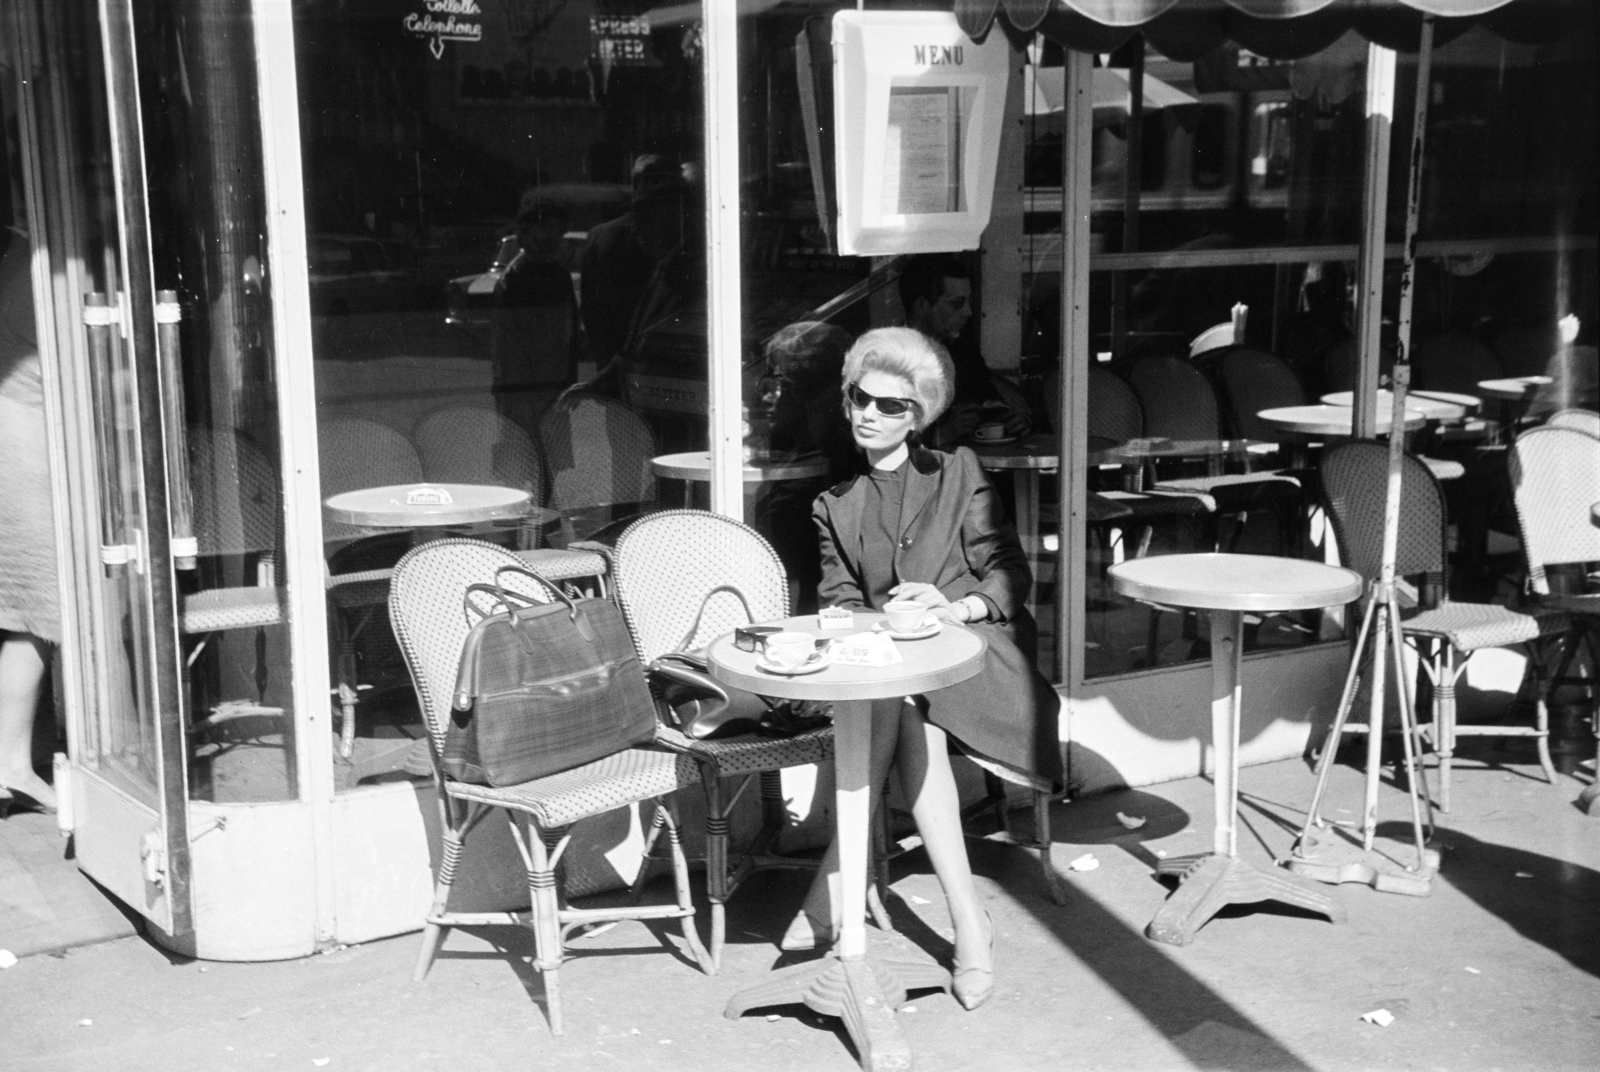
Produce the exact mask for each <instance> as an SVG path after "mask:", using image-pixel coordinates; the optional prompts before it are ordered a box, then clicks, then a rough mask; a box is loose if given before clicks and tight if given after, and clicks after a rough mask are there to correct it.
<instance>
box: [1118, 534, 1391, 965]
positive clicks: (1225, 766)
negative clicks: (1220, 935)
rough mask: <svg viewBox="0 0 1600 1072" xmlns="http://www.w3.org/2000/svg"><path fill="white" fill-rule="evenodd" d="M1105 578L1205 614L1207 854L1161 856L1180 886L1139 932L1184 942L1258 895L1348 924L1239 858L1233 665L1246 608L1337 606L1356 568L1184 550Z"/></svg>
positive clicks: (1317, 899)
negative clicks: (1209, 764) (1210, 804)
mask: <svg viewBox="0 0 1600 1072" xmlns="http://www.w3.org/2000/svg"><path fill="white" fill-rule="evenodd" d="M1110 576H1111V584H1112V587H1114V588H1115V589H1116V590H1117V591H1118V592H1119V593H1121V594H1122V595H1125V596H1128V597H1129V598H1131V599H1140V600H1144V601H1146V602H1149V603H1161V604H1165V605H1167V606H1177V607H1194V608H1197V609H1201V610H1208V611H1210V612H1211V746H1212V750H1213V765H1214V773H1213V775H1212V787H1213V798H1214V809H1215V813H1216V817H1215V828H1214V832H1213V835H1212V851H1211V852H1209V853H1205V854H1202V855H1199V856H1188V857H1175V858H1173V859H1170V860H1163V861H1162V863H1161V865H1160V866H1159V867H1158V868H1157V874H1161V875H1177V876H1178V879H1179V886H1178V889H1177V890H1176V891H1175V892H1174V893H1173V894H1172V896H1171V897H1169V898H1168V899H1167V901H1166V903H1165V904H1163V905H1162V906H1161V910H1160V911H1158V912H1157V913H1156V916H1155V919H1153V920H1151V921H1150V925H1149V926H1148V927H1146V928H1145V934H1147V935H1148V936H1149V937H1151V938H1153V939H1155V940H1156V941H1158V942H1167V943H1169V944H1171V945H1187V944H1188V943H1189V940H1190V939H1191V938H1193V937H1194V934H1195V932H1196V931H1197V930H1199V929H1200V928H1201V927H1202V926H1203V925H1204V924H1205V923H1206V921H1207V920H1209V919H1210V918H1211V917H1212V916H1214V915H1216V914H1217V912H1218V911H1220V910H1221V909H1222V907H1223V906H1224V905H1229V904H1254V903H1255V902H1257V901H1283V902H1284V903H1286V904H1292V905H1296V906H1298V907H1300V908H1305V909H1308V910H1309V911H1312V912H1317V913H1320V914H1321V915H1324V916H1327V917H1328V918H1329V919H1331V920H1332V921H1333V922H1335V923H1342V922H1344V918H1345V913H1344V908H1343V907H1342V906H1341V905H1340V904H1339V903H1338V902H1337V901H1335V900H1334V899H1333V898H1332V897H1330V896H1329V895H1328V894H1326V893H1324V892H1323V891H1322V890H1321V889H1318V888H1316V887H1314V886H1313V885H1311V884H1310V883H1309V882H1305V881H1304V880H1301V879H1299V878H1296V877H1295V876H1293V875H1289V874H1286V873H1284V872H1282V871H1279V870H1277V869H1276V868H1274V869H1271V870H1264V869H1262V868H1258V867H1255V866H1254V865H1252V864H1249V863H1246V862H1245V861H1243V860H1241V859H1239V855H1238V793H1237V787H1238V781H1239V711H1240V701H1241V699H1242V680H1241V678H1240V673H1239V670H1240V660H1241V658H1242V657H1243V654H1244V616H1245V613H1246V612H1247V611H1256V612H1261V611H1285V610H1316V609H1318V608H1321V607H1333V606H1339V605H1341V604H1344V603H1348V602H1350V601H1351V600H1353V599H1355V598H1356V597H1358V596H1359V595H1360V594H1361V589H1362V581H1361V576H1360V574H1358V573H1356V572H1354V571H1353V570H1347V569H1344V568H1342V567H1340V566H1326V565H1323V564H1322V563H1320V562H1307V561H1305V560H1303V559H1298V558H1275V557H1272V556H1269V555H1235V554H1184V555H1161V556H1158V557H1155V558H1141V559H1136V560H1134V561H1131V562H1123V563H1120V564H1118V565H1115V566H1112V567H1111V569H1110Z"/></svg>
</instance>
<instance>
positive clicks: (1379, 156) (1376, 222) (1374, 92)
mask: <svg viewBox="0 0 1600 1072" xmlns="http://www.w3.org/2000/svg"><path fill="white" fill-rule="evenodd" d="M1366 107H1367V151H1366V167H1365V172H1364V175H1363V178H1362V205H1361V249H1360V253H1359V258H1360V259H1359V260H1358V262H1357V275H1356V287H1357V290H1356V343H1357V348H1356V355H1357V356H1356V361H1357V365H1356V382H1355V399H1354V402H1355V419H1354V426H1355V427H1354V429H1353V432H1354V435H1355V437H1356V438H1358V439H1372V438H1373V437H1374V436H1375V435H1376V434H1377V423H1378V422H1377V392H1378V386H1379V385H1378V375H1379V367H1380V365H1379V350H1378V346H1379V339H1380V334H1381V330H1382V326H1383V252H1384V251H1383V245H1384V242H1383V238H1384V228H1385V224H1386V222H1387V220H1388V216H1389V133H1390V127H1391V125H1392V121H1393V118H1394V52H1393V51H1392V50H1390V49H1387V48H1384V47H1383V46H1381V45H1368V46H1367V96H1366Z"/></svg>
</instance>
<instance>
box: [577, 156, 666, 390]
mask: <svg viewBox="0 0 1600 1072" xmlns="http://www.w3.org/2000/svg"><path fill="white" fill-rule="evenodd" d="M632 180H633V201H632V205H631V206H630V207H629V209H628V211H627V212H625V213H623V214H622V215H621V216H618V217H617V218H616V219H614V220H607V221H606V222H604V223H601V224H597V225H595V226H594V227H592V228H590V229H589V240H588V242H587V243H586V244H585V245H584V249H583V267H582V270H581V272H582V280H583V283H582V285H583V326H584V330H585V332H586V333H587V335H588V340H589V353H590V356H591V357H592V358H593V360H594V361H595V362H596V363H598V364H600V365H604V364H606V363H607V362H609V361H610V360H611V359H612V358H613V357H615V356H616V355H617V352H618V351H619V350H621V349H622V347H623V345H624V344H625V343H626V342H627V341H628V326H629V325H630V324H631V323H632V322H633V313H634V310H635V308H637V307H638V304H639V298H640V297H641V296H642V295H643V294H644V292H645V288H646V287H647V286H648V285H649V283H650V276H651V273H653V272H654V271H655V267H656V262H658V261H659V260H661V259H662V258H664V257H665V256H666V255H667V253H669V252H670V251H671V250H672V249H673V247H675V246H676V245H677V244H678V240H679V238H680V237H681V236H680V235H679V234H678V233H677V222H678V215H679V212H680V208H681V202H682V195H683V173H682V171H681V170H680V168H679V167H678V165H677V164H675V163H673V162H672V161H670V160H667V159H665V158H664V157H660V156H655V155H649V154H647V155H645V156H641V157H639V158H638V159H637V160H635V161H634V163H633V174H632Z"/></svg>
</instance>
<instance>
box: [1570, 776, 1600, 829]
mask: <svg viewBox="0 0 1600 1072" xmlns="http://www.w3.org/2000/svg"><path fill="white" fill-rule="evenodd" d="M1594 778H1595V780H1594V781H1592V782H1590V783H1589V785H1588V786H1587V787H1586V788H1585V789H1584V791H1583V792H1581V793H1579V794H1578V799H1577V800H1576V801H1574V803H1576V804H1577V805H1578V810H1579V811H1581V812H1583V814H1585V815H1587V816H1589V817H1590V818H1600V764H1596V765H1595V776H1594Z"/></svg>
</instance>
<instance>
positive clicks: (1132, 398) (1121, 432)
mask: <svg viewBox="0 0 1600 1072" xmlns="http://www.w3.org/2000/svg"><path fill="white" fill-rule="evenodd" d="M1088 406H1089V427H1088V429H1087V431H1088V435H1089V437H1090V438H1091V439H1107V440H1110V441H1111V442H1113V443H1126V442H1127V441H1128V440H1130V439H1138V438H1139V437H1140V436H1142V435H1144V410H1143V409H1142V408H1140V406H1139V396H1138V395H1136V394H1134V393H1133V388H1132V387H1129V386H1128V383H1127V381H1126V380H1124V379H1123V378H1122V377H1120V376H1118V375H1117V374H1116V373H1114V372H1112V371H1111V370H1110V369H1104V368H1101V367H1100V366H1098V365H1091V366H1090V367H1089V402H1088Z"/></svg>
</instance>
